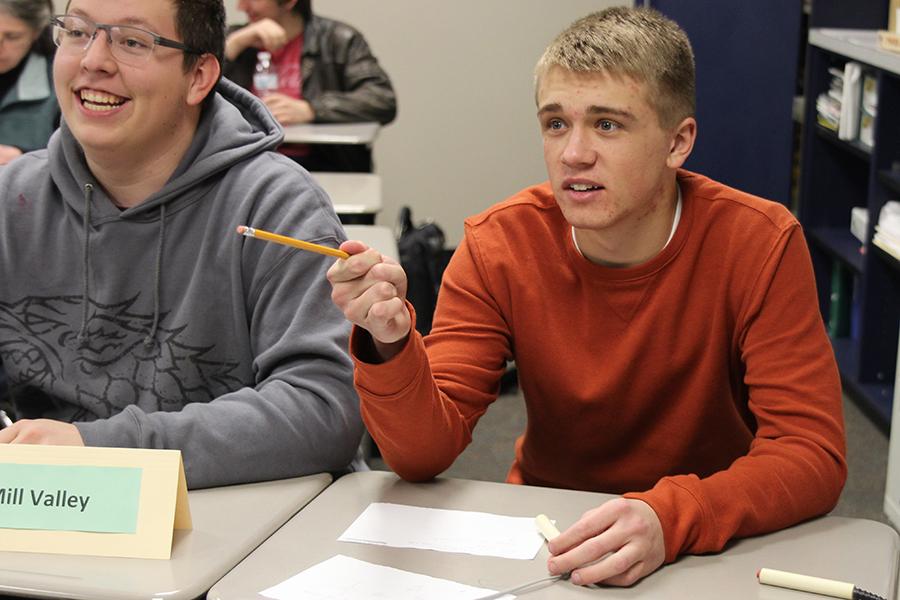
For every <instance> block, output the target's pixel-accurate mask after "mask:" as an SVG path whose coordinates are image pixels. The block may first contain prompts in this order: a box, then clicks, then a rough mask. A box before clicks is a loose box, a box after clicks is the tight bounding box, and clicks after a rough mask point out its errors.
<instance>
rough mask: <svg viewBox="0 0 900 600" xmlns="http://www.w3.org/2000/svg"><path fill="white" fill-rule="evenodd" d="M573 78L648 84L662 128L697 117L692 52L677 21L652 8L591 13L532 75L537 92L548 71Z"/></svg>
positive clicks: (553, 46) (565, 33) (555, 43)
mask: <svg viewBox="0 0 900 600" xmlns="http://www.w3.org/2000/svg"><path fill="white" fill-rule="evenodd" d="M554 66H559V67H562V68H564V69H567V70H569V71H572V72H575V73H608V74H610V75H613V76H622V75H625V76H628V77H630V78H632V79H634V80H635V81H638V82H641V83H644V84H647V86H648V90H647V92H648V97H647V100H648V101H649V103H650V105H651V106H653V108H654V109H655V110H656V114H657V116H658V118H659V122H660V124H661V125H662V126H663V127H674V126H675V125H677V124H678V123H679V122H680V121H681V120H682V119H684V118H686V117H693V116H694V114H695V111H696V99H695V97H696V83H695V75H694V52H693V50H692V49H691V42H690V40H688V37H687V34H686V33H685V32H684V30H683V29H681V27H679V25H678V24H677V23H675V21H672V20H671V19H668V18H666V17H664V16H663V15H662V14H660V13H659V12H658V11H656V10H653V9H651V8H630V7H624V6H619V7H614V8H609V9H606V10H603V11H600V12H596V13H592V14H590V15H588V16H586V17H583V18H581V19H579V20H577V21H575V22H574V23H572V24H571V25H570V26H569V27H568V28H566V30H565V31H563V32H562V33H560V34H559V35H558V36H557V37H556V39H555V40H553V43H551V44H550V45H549V46H548V47H547V49H546V50H545V51H544V54H543V55H542V56H541V58H540V60H539V61H538V63H537V66H536V67H535V69H534V75H535V91H537V89H538V86H539V85H540V78H541V76H542V75H544V74H545V73H546V72H547V71H548V70H549V69H550V68H551V67H554Z"/></svg>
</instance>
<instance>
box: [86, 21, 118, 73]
mask: <svg viewBox="0 0 900 600" xmlns="http://www.w3.org/2000/svg"><path fill="white" fill-rule="evenodd" d="M100 38H102V39H100ZM115 64H116V61H115V59H114V58H113V55H112V38H111V36H110V34H109V32H108V31H105V30H103V29H97V30H96V31H95V32H94V35H93V36H91V39H90V40H88V43H87V46H86V47H85V49H84V54H83V55H82V57H81V66H82V67H84V68H85V69H88V70H91V71H109V70H112V69H114V68H115V66H114V65H115Z"/></svg>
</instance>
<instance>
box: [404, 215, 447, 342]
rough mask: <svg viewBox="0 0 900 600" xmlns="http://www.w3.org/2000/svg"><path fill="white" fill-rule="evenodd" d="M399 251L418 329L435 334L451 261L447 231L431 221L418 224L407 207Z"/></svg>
mask: <svg viewBox="0 0 900 600" xmlns="http://www.w3.org/2000/svg"><path fill="white" fill-rule="evenodd" d="M397 250H398V252H399V254H400V264H401V265H402V266H403V270H404V271H406V278H407V280H408V282H409V285H408V287H407V291H406V297H407V299H408V300H409V301H410V303H411V304H412V305H413V307H414V308H415V309H416V329H417V330H418V331H419V332H420V333H421V334H422V335H426V334H427V333H428V332H429V331H431V321H432V318H433V317H434V307H435V306H436V305H437V296H438V290H440V288H441V276H442V275H443V273H444V267H446V266H447V260H448V259H449V256H448V252H447V251H445V250H444V231H443V230H442V229H441V228H440V227H439V226H438V225H437V224H435V223H433V222H431V221H426V222H425V223H422V224H420V225H414V224H413V220H412V209H411V208H410V207H408V206H404V207H403V208H401V209H400V215H399V218H398V219H397Z"/></svg>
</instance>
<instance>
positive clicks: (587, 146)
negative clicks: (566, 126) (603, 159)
mask: <svg viewBox="0 0 900 600" xmlns="http://www.w3.org/2000/svg"><path fill="white" fill-rule="evenodd" d="M595 142H596V140H595V139H594V137H593V136H592V135H591V132H589V131H587V130H586V129H584V128H581V127H572V129H570V130H569V135H568V136H567V137H566V145H565V146H564V147H563V152H562V157H561V160H562V162H563V164H564V165H566V166H567V167H584V166H586V165H592V164H594V163H595V162H596V161H597V150H596V148H595V147H594V144H595Z"/></svg>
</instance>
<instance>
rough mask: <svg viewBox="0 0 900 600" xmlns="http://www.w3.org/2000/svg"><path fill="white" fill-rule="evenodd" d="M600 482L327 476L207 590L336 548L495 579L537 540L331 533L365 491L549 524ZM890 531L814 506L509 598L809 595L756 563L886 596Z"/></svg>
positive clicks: (519, 573)
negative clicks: (647, 571)
mask: <svg viewBox="0 0 900 600" xmlns="http://www.w3.org/2000/svg"><path fill="white" fill-rule="evenodd" d="M610 498H613V496H610V495H608V494H597V493H591V492H579V491H574V490H557V489H549V488H539V487H530V486H518V485H508V484H502V483H490V482H484V481H466V480H460V479H444V478H438V479H437V480H435V481H433V482H430V483H422V484H413V483H407V482H404V481H402V480H400V479H399V478H397V476H396V475H394V474H393V473H387V472H381V471H371V472H363V473H353V474H351V475H347V476H345V477H342V478H341V479H339V480H337V481H336V482H335V483H334V484H332V485H331V486H329V488H328V489H326V490H325V491H324V492H323V493H322V494H320V495H319V496H318V497H317V498H316V499H315V500H313V501H312V502H311V503H310V504H309V505H307V506H306V507H305V508H304V509H303V510H302V511H300V512H299V513H298V514H297V515H296V516H295V517H294V518H292V519H291V520H290V521H288V522H287V523H286V524H285V525H284V527H282V528H281V529H279V530H278V531H277V532H276V533H275V534H274V535H273V536H272V537H271V538H269V539H268V540H266V542H265V543H264V544H262V545H261V546H260V547H259V548H257V549H256V550H255V551H254V552H253V553H252V554H251V555H250V556H248V557H247V558H246V559H245V560H244V561H243V562H242V563H241V564H239V565H238V566H237V567H236V568H235V569H234V570H232V571H231V572H230V573H228V575H226V576H225V577H224V578H223V579H222V580H221V581H219V582H218V583H217V584H216V585H214V586H213V588H212V589H211V590H210V592H209V595H208V598H209V599H210V600H230V599H237V598H240V599H246V598H261V599H262V598H264V596H260V595H259V591H261V590H264V589H267V588H269V587H270V586H273V585H275V584H277V583H280V582H282V581H284V580H286V579H288V578H289V577H291V576H293V575H295V574H296V573H299V572H300V571H303V570H305V569H307V568H309V567H311V566H313V565H315V564H317V563H320V562H322V561H324V560H327V559H328V558H331V557H332V556H334V555H336V554H343V555H345V556H350V557H354V558H357V559H359V560H364V561H367V562H371V563H376V564H380V565H385V566H389V567H395V568H397V569H402V570H405V571H412V572H415V573H422V574H426V575H431V576H434V577H440V578H444V579H449V580H452V581H456V582H460V583H464V584H469V585H474V586H478V587H483V588H492V589H495V590H501V589H506V588H509V587H513V586H515V585H519V584H522V583H526V582H529V581H532V580H535V579H538V578H540V577H543V576H545V575H546V574H547V571H546V561H547V557H548V553H547V549H546V546H543V547H542V549H541V550H540V551H539V552H538V555H537V557H536V558H534V559H533V560H509V559H502V558H488V557H480V556H470V555H466V554H451V553H445V552H434V551H428V550H415V549H407V548H391V547H387V546H375V545H371V544H355V543H346V542H338V541H337V538H338V537H339V536H340V535H341V534H342V533H343V532H344V530H345V529H347V527H348V526H349V525H350V524H351V523H352V522H353V521H354V519H356V517H357V516H358V515H359V514H360V513H361V512H362V511H363V510H364V509H365V508H366V507H367V506H368V505H369V504H370V503H371V502H393V503H397V504H408V505H415V506H425V507H431V508H448V509H458V510H472V511H483V512H493V513H497V514H503V515H511V516H522V517H527V516H535V515H538V514H540V513H546V514H547V515H548V516H549V517H550V518H551V519H555V520H556V522H557V525H558V526H559V528H560V529H564V528H565V527H568V526H569V525H571V524H572V523H573V522H574V521H575V520H576V519H578V517H580V516H581V515H582V514H583V513H584V512H585V511H587V510H589V509H591V508H594V507H596V506H598V505H599V504H600V503H602V502H604V501H605V500H608V499H610ZM898 558H900V537H898V535H897V533H896V532H895V531H894V530H893V529H891V528H890V527H888V526H887V525H884V524H883V523H877V522H874V521H868V520H864V519H847V518H841V517H823V518H819V519H815V520H813V521H809V522H807V523H803V524H800V525H797V526H794V527H791V528H789V529H786V530H783V531H779V532H776V533H772V534H768V535H764V536H759V537H755V538H748V539H743V540H738V541H737V542H735V543H734V544H732V545H731V546H730V547H729V548H728V549H727V550H725V551H724V552H721V553H718V554H710V555H705V556H685V557H682V558H681V559H679V560H678V561H676V562H675V563H673V564H671V565H667V566H665V567H663V568H662V569H661V570H659V571H657V572H656V573H654V574H652V575H650V576H649V577H647V578H645V579H643V580H642V581H640V582H639V583H638V584H636V585H634V586H633V587H631V588H627V589H623V588H604V589H603V590H595V589H589V588H583V587H577V586H575V585H573V584H571V583H570V582H567V581H557V582H555V583H552V584H550V585H548V586H546V587H543V588H541V589H538V590H535V591H531V592H528V593H523V594H519V595H518V596H517V597H518V598H519V599H520V600H539V599H541V600H546V599H551V598H552V599H554V600H556V599H559V600H567V599H569V598H572V599H576V598H584V599H586V600H588V599H589V600H598V599H599V598H601V597H602V598H603V599H604V600H609V599H623V598H665V599H666V600H707V599H708V600H722V599H728V600H801V599H803V600H806V599H809V600H813V599H814V598H816V597H817V596H813V595H810V594H806V593H802V592H796V591H792V590H786V589H781V588H774V587H769V586H761V585H760V584H758V583H757V581H756V572H757V570H758V569H760V568H761V567H769V568H774V569H781V570H784V571H792V572H797V573H804V574H809V575H817V576H821V577H828V578H831V579H838V580H842V581H849V582H853V583H854V584H856V585H857V586H860V587H862V588H865V589H867V590H869V591H871V592H874V593H877V594H881V595H883V596H885V597H886V598H888V599H891V600H893V599H895V598H896V593H897V589H896V586H897V574H898V573H897V571H898Z"/></svg>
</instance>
